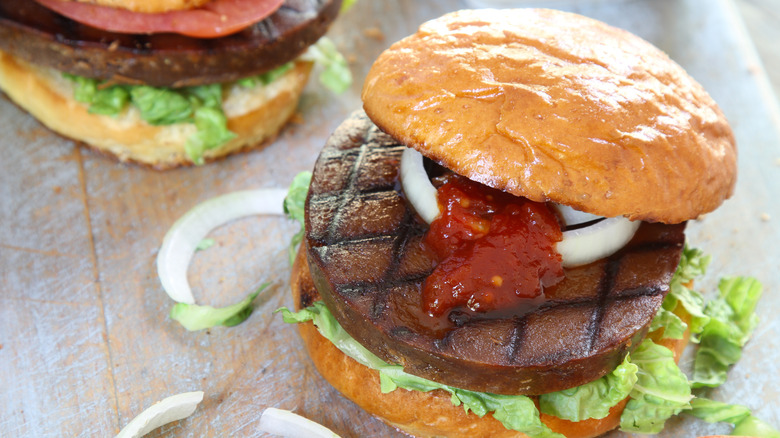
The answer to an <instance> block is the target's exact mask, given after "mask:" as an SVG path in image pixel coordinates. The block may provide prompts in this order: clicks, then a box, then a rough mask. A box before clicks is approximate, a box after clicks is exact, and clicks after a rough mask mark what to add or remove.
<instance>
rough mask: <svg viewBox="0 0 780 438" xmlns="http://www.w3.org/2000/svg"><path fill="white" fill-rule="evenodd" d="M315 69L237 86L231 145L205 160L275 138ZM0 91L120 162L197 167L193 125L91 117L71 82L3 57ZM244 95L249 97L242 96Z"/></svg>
mask: <svg viewBox="0 0 780 438" xmlns="http://www.w3.org/2000/svg"><path fill="white" fill-rule="evenodd" d="M311 67H312V64H311V63H310V62H296V63H295V67H294V68H292V69H290V70H288V71H287V72H286V73H285V74H284V75H283V76H282V77H280V78H278V79H276V80H275V81H274V82H273V83H271V84H269V85H267V86H265V87H262V86H257V87H253V88H250V89H247V90H245V91H240V90H238V86H235V87H233V88H231V89H228V90H226V91H225V101H224V105H225V115H226V116H227V117H228V129H229V130H230V131H231V132H233V133H235V134H236V137H235V138H234V139H232V140H230V141H229V142H227V143H225V144H223V145H221V146H219V147H217V148H214V149H209V150H207V151H205V152H204V154H203V156H204V158H205V160H206V161H210V160H214V159H216V158H220V157H223V156H225V155H228V154H231V153H234V152H237V151H240V150H244V149H249V148H253V147H257V146H259V145H261V144H263V143H264V142H266V141H269V140H271V139H273V138H275V137H276V135H277V134H278V132H279V130H280V129H281V128H282V127H283V126H284V125H285V123H286V122H287V120H289V119H290V117H291V116H292V115H293V113H294V111H295V108H296V106H297V104H298V99H299V98H300V95H301V93H302V92H303V88H304V86H305V85H306V81H307V80H308V78H309V73H310V72H311ZM0 89H2V90H3V91H5V93H6V94H7V95H8V96H9V97H10V98H11V100H13V101H14V102H16V104H18V105H19V106H20V107H22V108H23V109H25V110H26V111H28V112H29V113H30V114H32V115H33V116H34V117H35V118H37V119H38V120H40V121H41V123H43V124H44V125H46V126H47V127H48V128H50V129H51V130H53V131H55V132H57V133H59V134H61V135H63V136H65V137H68V138H71V139H73V140H77V141H81V142H83V143H85V144H86V145H87V146H90V147H92V148H94V149H96V150H99V151H101V152H105V153H108V154H110V155H113V156H115V157H116V158H118V159H119V160H120V161H130V162H136V163H140V164H145V165H149V166H151V167H154V168H157V169H167V168H172V167H177V166H181V165H189V164H193V163H192V161H191V160H190V158H189V157H188V156H187V154H186V152H185V148H184V145H185V144H186V141H187V138H188V137H189V136H190V135H192V134H193V133H194V132H195V125H194V124H192V123H178V124H173V125H165V126H152V125H150V124H148V123H147V122H145V121H143V120H142V119H141V118H140V116H139V114H138V111H137V110H136V109H135V108H128V109H126V110H125V111H123V113H122V114H120V115H119V116H117V117H111V116H106V115H100V114H90V113H89V111H88V106H87V105H86V104H84V103H81V102H77V101H76V100H75V99H73V89H72V86H71V84H70V83H69V81H67V80H65V79H63V78H62V77H61V76H60V75H59V73H57V72H53V71H49V70H43V69H39V68H37V67H34V66H31V65H30V64H27V63H26V62H24V61H21V60H19V59H17V58H15V57H13V56H11V55H8V54H7V53H4V52H0ZM241 93H243V94H245V95H240V94H241Z"/></svg>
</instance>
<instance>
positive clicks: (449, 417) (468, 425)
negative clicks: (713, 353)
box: [291, 247, 688, 438]
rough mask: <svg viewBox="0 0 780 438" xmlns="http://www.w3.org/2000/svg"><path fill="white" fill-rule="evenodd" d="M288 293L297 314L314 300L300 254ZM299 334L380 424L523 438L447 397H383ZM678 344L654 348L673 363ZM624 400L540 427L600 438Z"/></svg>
mask: <svg viewBox="0 0 780 438" xmlns="http://www.w3.org/2000/svg"><path fill="white" fill-rule="evenodd" d="M291 285H292V293H293V300H294V302H295V306H296V309H298V310H300V309H301V308H303V307H306V306H309V305H311V303H313V302H314V301H317V300H319V293H318V292H317V290H316V288H315V286H314V283H313V281H312V278H311V273H310V272H309V269H308V265H307V263H306V256H305V250H304V248H303V247H302V248H301V250H300V251H299V252H298V257H296V260H295V263H294V265H293V272H292V279H291ZM299 330H300V333H301V337H302V338H303V341H304V344H305V345H306V348H307V349H308V351H309V355H310V356H311V359H312V361H313V362H314V365H315V367H316V368H317V370H318V371H319V372H320V374H321V375H322V376H323V377H324V378H325V380H327V381H328V382H329V383H330V384H331V385H332V386H333V387H334V388H336V389H337V390H338V391H339V392H341V393H342V394H343V395H344V396H345V397H347V398H348V399H350V400H352V401H353V402H355V403H356V404H357V405H358V406H360V407H361V408H362V409H364V410H365V411H367V412H369V413H371V414H373V415H375V416H376V417H378V418H379V419H381V420H382V421H384V422H385V423H387V424H389V425H391V426H393V427H395V428H397V429H399V430H401V431H403V432H406V433H408V434H411V435H414V436H418V437H438V436H441V437H451V438H458V437H464V438H466V437H469V438H472V437H525V436H526V435H524V434H522V433H519V432H516V431H512V430H508V429H506V428H505V427H504V426H503V425H502V424H501V423H500V422H499V421H498V420H496V419H495V418H493V416H492V415H491V414H488V415H485V416H484V417H479V416H477V415H476V414H474V413H467V412H466V411H465V410H464V409H463V407H462V406H454V405H453V404H452V401H451V396H450V394H449V393H447V392H445V391H442V390H435V391H431V392H420V391H409V390H406V389H400V388H399V389H396V390H395V391H392V392H390V393H387V394H383V393H382V391H381V390H380V384H379V372H378V371H375V370H372V369H370V368H368V367H365V366H363V365H361V364H359V363H358V362H356V361H355V360H354V359H352V358H350V357H349V356H347V355H345V354H344V353H342V352H341V350H339V349H338V348H336V346H334V345H333V344H332V343H331V342H330V341H328V340H327V339H326V338H324V337H323V336H322V335H320V333H319V332H318V331H317V329H316V328H315V327H314V325H313V324H312V323H311V322H307V323H302V324H299ZM687 335H688V334H687V333H686V336H685V338H684V339H683V340H674V339H664V340H663V341H659V342H657V343H659V344H661V345H664V346H666V347H668V348H670V349H671V350H672V351H674V352H675V360H676V361H677V360H679V357H680V355H679V353H680V352H681V351H682V350H683V348H685V344H686V343H687V339H688V336H687ZM627 402H628V399H625V400H623V401H622V402H620V403H619V404H617V405H616V406H614V407H613V408H612V409H610V412H609V415H608V416H607V417H605V418H602V419H598V420H597V419H590V420H584V421H579V422H572V421H568V420H562V419H560V418H557V417H554V416H551V415H546V414H541V418H542V422H543V423H545V424H546V425H547V426H548V427H549V428H550V429H552V430H553V431H555V432H558V433H561V434H563V435H564V436H566V437H568V438H590V437H596V436H599V435H602V434H604V433H606V432H608V431H610V430H612V429H615V428H616V427H618V426H619V425H620V415H621V413H622V412H623V408H624V407H625V405H626V403H627Z"/></svg>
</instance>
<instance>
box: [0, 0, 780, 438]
mask: <svg viewBox="0 0 780 438" xmlns="http://www.w3.org/2000/svg"><path fill="white" fill-rule="evenodd" d="M740 2H741V6H742V8H743V11H747V13H748V15H747V16H748V18H750V19H751V26H750V27H751V32H753V35H754V37H756V38H758V41H759V47H769V48H771V47H774V46H773V45H772V44H770V43H767V42H772V41H775V42H776V41H777V40H776V39H774V40H773V39H772V38H776V37H777V33H776V29H778V28H780V27H779V26H778V23H779V22H780V21H778V20H777V19H778V17H777V15H774V16H772V15H771V14H769V15H767V14H759V13H755V11H756V8H759V9H758V10H760V8H761V7H766V6H764V4H765V3H764V2H763V1H762V0H740ZM518 3H522V4H531V3H532V2H518ZM536 3H544V4H545V5H549V6H551V7H561V8H565V9H570V10H576V11H579V12H582V13H585V14H587V15H591V16H594V17H596V18H600V19H604V20H606V21H608V22H611V23H613V24H616V25H619V26H622V27H625V28H628V29H630V30H633V31H635V32H637V33H639V34H640V35H642V36H644V37H645V38H647V39H649V40H651V41H652V42H654V43H656V44H658V45H659V46H660V47H662V48H663V49H664V50H666V51H667V52H669V53H670V55H671V56H672V57H673V58H675V59H676V60H678V61H679V62H680V63H681V64H682V65H683V66H684V67H686V68H687V69H689V71H690V72H691V73H692V74H693V76H694V77H696V78H697V79H699V80H700V81H701V82H702V83H703V84H704V86H705V87H706V88H707V89H708V90H709V91H710V92H711V94H712V95H713V96H714V97H715V99H716V100H717V101H718V102H719V103H720V104H721V106H722V107H723V109H724V111H725V112H726V114H727V116H728V117H729V119H730V120H731V121H732V122H733V125H734V128H735V131H736V134H737V138H738V140H739V142H740V171H741V173H740V180H739V184H738V188H737V192H736V193H735V196H734V198H733V199H732V200H730V201H728V202H727V203H726V204H725V205H724V206H723V208H721V209H720V210H718V211H717V212H716V213H713V214H711V215H709V216H708V217H706V218H705V219H704V220H703V221H701V222H700V223H697V224H695V225H694V226H693V227H692V232H691V233H690V234H689V239H690V241H691V242H692V243H693V244H695V245H700V246H703V247H705V248H706V250H707V251H708V252H709V253H711V254H712V255H713V256H714V258H715V261H714V263H713V265H712V269H711V272H710V276H709V280H707V281H705V282H704V286H705V287H707V288H711V287H712V286H713V284H714V279H715V277H716V276H717V275H719V274H749V275H754V276H757V277H759V278H760V279H761V280H762V281H763V282H764V284H765V289H766V290H765V296H764V299H763V301H762V304H761V307H760V309H759V314H760V316H761V319H762V323H761V325H760V326H759V328H758V330H757V332H756V335H755V339H754V340H753V341H752V342H751V343H750V344H749V345H748V347H747V349H746V351H745V355H744V357H743V359H742V361H741V363H740V364H739V365H738V366H737V367H736V368H735V369H734V370H733V371H732V372H731V373H730V381H729V382H728V383H727V384H726V385H725V386H724V387H723V388H721V389H719V390H717V391H714V392H713V393H712V396H713V397H715V398H717V399H721V400H731V401H735V402H739V403H741V404H745V405H748V406H750V407H751V408H753V409H754V411H755V413H756V414H757V415H759V416H760V417H761V418H763V419H764V420H766V421H769V422H770V423H772V424H774V425H775V426H780V407H778V405H779V404H780V403H778V400H780V392H778V389H777V385H776V384H774V383H775V382H774V380H775V379H776V376H777V375H778V374H780V340H778V339H780V337H779V336H778V335H780V319H777V318H776V315H777V314H778V313H780V294H778V293H777V290H778V288H780V274H778V272H780V251H778V249H777V245H778V244H780V227H778V226H777V223H778V221H780V204H778V203H777V202H776V201H775V197H776V196H777V194H778V193H780V162H778V160H779V159H780V135H778V126H780V118H778V112H777V104H776V101H775V100H774V98H773V96H772V93H771V89H770V86H769V82H768V81H767V80H766V77H765V76H764V73H763V72H762V70H761V67H760V63H759V61H758V58H757V57H756V55H755V53H754V51H753V48H752V45H751V43H750V41H749V39H748V34H747V33H746V31H745V28H744V27H743V26H742V24H741V22H740V18H739V15H738V10H737V8H736V7H735V6H734V5H733V4H732V3H730V2H729V1H727V0H719V1H716V2H712V1H709V0H686V1H672V0H665V1H654V2H645V1H637V0H634V1H631V0H623V1H612V2H603V1H593V2H578V3H576V6H572V4H574V2H572V1H555V0H552V1H547V2H536ZM768 3H769V2H768V0H767V2H766V4H768ZM463 5H464V3H461V2H458V1H449V2H448V1H444V0H440V1H427V2H417V1H412V0H404V1H398V2H383V1H378V0H361V1H360V2H358V4H357V6H355V8H354V9H353V10H352V11H350V12H348V13H347V14H345V15H344V16H342V17H341V18H340V19H339V21H338V22H337V23H336V25H335V26H334V27H333V29H332V31H331V36H332V38H333V39H334V40H336V42H337V43H338V45H339V46H340V47H341V49H342V50H343V52H344V53H346V54H347V55H349V56H350V58H351V59H352V60H353V64H352V67H353V72H354V73H355V77H356V83H355V84H354V85H353V86H352V89H351V90H350V91H349V92H348V93H346V94H345V95H343V96H333V95H330V94H328V93H327V92H324V91H320V90H319V88H318V87H316V86H310V87H309V89H308V91H307V93H306V94H305V96H304V99H303V101H302V102H301V105H300V108H299V111H300V114H301V119H302V123H298V124H293V125H291V126H289V127H288V128H287V129H286V130H285V131H284V132H283V134H282V135H281V137H280V138H279V140H278V141H277V142H275V143H274V144H272V145H270V146H268V147H266V148H264V149H263V150H260V151H256V152H253V153H249V154H245V155H241V156H235V157H231V158H229V159H227V160H224V161H221V162H218V163H214V164H211V165H208V166H205V167H199V168H190V169H181V170H176V171H170V172H166V173H159V172H155V171H151V170H147V169H144V168H140V167H134V166H126V165H122V164H117V163H115V162H114V161H111V160H109V159H106V158H104V157H102V156H100V155H98V154H95V153H93V152H90V151H88V150H84V149H81V148H78V147H76V146H75V145H74V144H73V143H72V142H70V141H68V140H65V139H62V138H60V137H58V136H56V135H53V134H51V133H50V132H48V131H47V130H46V129H44V128H43V127H42V126H41V125H40V124H38V123H37V122H36V121H34V120H33V119H31V118H30V117H29V116H27V115H26V114H24V113H23V112H21V111H20V110H19V109H18V108H17V107H15V106H14V105H13V104H11V103H10V102H8V101H7V99H4V98H2V99H0V133H2V134H0V225H1V226H0V436H9V437H10V436H13V437H16V436H25V437H27V436H29V437H47V436H52V437H54V436H85V437H93V436H112V435H113V434H115V433H116V432H118V431H119V429H120V428H121V427H122V426H123V425H124V424H126V423H127V422H128V421H129V420H130V419H131V418H132V417H133V416H134V415H136V414H137V413H139V412H140V411H141V410H143V409H144V408H145V407H147V406H149V405H150V404H152V403H153V402H155V401H157V400H159V399H162V398H164V397H166V396H168V395H171V394H175V393H179V392H183V391H192V390H203V391H205V393H206V396H205V399H204V403H203V404H202V405H201V406H200V407H199V409H198V410H197V411H196V413H195V414H194V415H193V416H192V417H190V418H189V419H187V420H184V421H181V422H177V423H174V424H172V425H169V426H166V427H163V428H162V429H161V430H159V431H157V432H155V433H153V435H154V436H192V437H201V436H257V435H258V432H257V430H256V425H257V420H258V417H259V415H260V413H261V412H262V410H263V409H264V408H265V407H266V406H276V407H281V408H287V409H294V410H295V411H297V412H299V413H301V414H303V415H306V416H308V417H310V418H313V419H315V420H317V421H320V422H322V423H324V424H325V425H327V426H328V427H331V428H332V429H333V430H335V431H336V432H338V433H340V434H341V435H342V436H360V437H367V436H376V437H379V436H396V435H397V433H396V432H394V431H393V430H392V429H390V428H388V427H386V426H384V425H383V424H382V423H380V422H379V421H377V420H375V419H373V418H371V417H370V416H368V415H367V414H365V413H363V412H361V411H360V410H359V409H357V408H356V407H355V406H354V405H353V404H352V403H350V402H348V401H346V400H345V399H343V398H342V397H341V396H339V395H338V394H337V393H336V392H335V391H334V390H333V389H331V388H330V387H329V386H328V385H327V383H325V382H324V381H323V380H322V379H321V378H320V377H319V376H318V374H317V373H316V371H315V370H314V368H313V366H312V365H311V363H310V362H309V360H308V358H307V357H306V354H305V352H304V351H303V348H302V346H301V344H300V341H299V338H298V336H297V333H296V332H295V329H294V328H293V327H289V326H286V325H285V324H283V323H282V322H281V318H280V317H279V316H278V315H273V314H272V313H271V312H272V311H273V310H274V309H276V308H277V307H279V306H281V305H285V304H288V303H289V302H290V300H289V298H288V294H287V287H288V285H287V276H288V273H289V268H288V266H287V259H286V253H285V251H286V245H287V241H288V239H289V237H290V236H291V234H292V233H293V231H294V227H293V226H292V225H291V224H290V223H288V222H287V221H286V220H284V219H281V218H260V217H258V218H249V219H245V220H241V221H239V222H237V223H235V224H232V225H230V226H227V227H223V228H221V229H219V230H217V231H216V232H215V233H214V234H213V236H212V237H214V238H215V239H216V241H217V245H216V246H215V247H212V248H211V249H209V250H207V251H204V252H201V253H198V254H197V255H196V257H195V260H194V263H193V265H192V266H191V268H190V280H191V282H192V284H193V285H194V292H195V295H196V297H197V298H198V300H199V301H201V302H204V303H211V304H214V305H225V304H228V303H232V302H235V301H237V300H238V299H240V298H242V297H243V296H244V295H245V294H246V293H247V292H248V291H250V290H252V288H253V287H256V286H257V285H258V284H259V283H260V282H262V281H265V280H271V281H273V282H274V286H272V287H271V288H270V289H269V290H268V291H267V292H266V293H264V294H263V295H262V296H261V298H260V299H259V302H258V306H257V309H256V311H255V313H254V314H253V315H252V316H251V317H250V319H249V320H248V321H247V322H245V323H244V324H242V325H239V326H237V327H234V328H229V329H225V328H215V329H212V330H209V331H203V332H198V333H188V332H186V331H184V330H183V329H182V328H181V327H180V326H179V325H178V324H176V323H175V322H173V321H171V320H170V319H169V318H168V317H167V313H168V311H169V310H170V307H171V305H172V302H171V301H170V300H169V299H168V298H167V296H166V295H165V294H164V293H163V291H162V289H161V287H160V284H159V281H158V279H157V276H156V272H155V266H154V259H155V256H156V252H157V249H158V247H159V244H160V242H161V240H162V237H163V235H164V233H165V232H166V231H167V229H168V228H169V227H170V225H171V224H172V223H173V222H174V221H175V220H176V219H177V218H178V217H179V216H181V215H182V214H183V213H184V212H186V211H187V210H188V209H190V208H191V207H192V206H194V205H195V204H197V203H198V202H200V201H203V200H205V199H208V198H210V197H213V196H216V195H219V194H223V193H226V192H229V191H232V190H237V189H246V188H258V187H286V186H287V185H288V184H289V182H290V180H291V179H292V177H293V175H294V174H295V173H297V172H299V171H301V170H307V169H310V168H311V167H312V165H313V163H314V160H315V158H316V156H317V154H318V152H319V149H320V148H321V146H322V144H323V143H324V140H325V139H326V138H327V136H328V134H329V133H330V132H331V131H332V130H333V129H334V128H335V127H336V126H337V125H338V123H339V122H340V120H341V119H342V118H343V117H344V115H346V114H347V113H348V112H350V111H352V110H353V109H355V108H357V107H359V90H360V83H361V81H362V79H363V77H364V76H365V73H366V71H367V68H368V66H369V65H370V63H371V61H372V60H373V59H374V58H375V57H376V56H377V55H378V54H379V52H380V51H381V50H383V49H384V48H385V47H387V46H388V45H389V44H390V43H391V42H393V41H395V40H397V39H399V38H401V37H403V36H405V35H407V34H409V33H411V32H413V31H414V29H416V27H417V25H419V24H420V23H421V22H422V21H424V20H426V19H429V18H433V17H435V16H437V15H440V14H442V13H444V12H447V11H450V10H455V9H458V8H460V7H462V6H463ZM767 10H768V9H767ZM767 22H769V23H772V25H767V24H766V23H767ZM753 23H758V24H756V25H753ZM762 26H763V27H762ZM762 29H764V30H763V31H762ZM773 32H775V33H773ZM763 53H764V54H765V55H766V56H768V57H769V58H768V59H767V60H766V63H767V65H777V63H778V62H779V61H778V59H777V56H778V54H777V52H776V51H775V52H772V51H771V50H768V51H766V52H763ZM771 73H772V75H773V77H774V80H775V83H776V84H780V72H779V71H778V70H777V69H774V70H773V71H771ZM671 426H672V427H671V429H670V430H669V431H667V432H665V433H664V434H665V435H664V436H696V435H702V434H705V432H712V431H720V432H723V431H725V430H728V428H727V427H726V428H723V427H712V426H707V425H703V424H702V423H700V422H695V421H693V420H690V419H682V420H674V421H672V422H671ZM621 435H622V434H620V433H614V436H621Z"/></svg>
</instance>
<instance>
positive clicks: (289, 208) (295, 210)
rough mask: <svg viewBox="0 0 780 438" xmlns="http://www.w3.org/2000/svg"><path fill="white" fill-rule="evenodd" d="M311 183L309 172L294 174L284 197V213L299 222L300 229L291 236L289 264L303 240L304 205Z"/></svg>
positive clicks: (293, 259)
mask: <svg viewBox="0 0 780 438" xmlns="http://www.w3.org/2000/svg"><path fill="white" fill-rule="evenodd" d="M310 184H311V172H301V173H299V174H298V175H295V178H293V181H292V184H290V189H289V191H288V192H287V196H286V197H285V198H284V213H285V214H286V215H287V217H289V218H290V219H292V220H294V221H296V222H298V223H299V224H301V229H300V230H298V232H297V233H295V235H294V236H293V237H292V239H291V241H290V248H289V249H288V254H289V258H290V265H292V263H293V261H295V255H296V254H297V253H298V247H299V246H300V245H301V242H302V241H303V233H304V229H303V213H304V207H305V205H306V195H308V194H309V185H310Z"/></svg>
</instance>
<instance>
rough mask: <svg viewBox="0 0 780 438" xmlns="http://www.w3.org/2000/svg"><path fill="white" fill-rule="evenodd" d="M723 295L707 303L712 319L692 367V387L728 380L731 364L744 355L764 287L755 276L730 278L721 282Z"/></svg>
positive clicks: (702, 337) (703, 334) (756, 322)
mask: <svg viewBox="0 0 780 438" xmlns="http://www.w3.org/2000/svg"><path fill="white" fill-rule="evenodd" d="M718 290H719V292H720V297H719V298H718V299H716V300H713V301H711V302H710V303H709V304H707V307H706V308H705V309H704V312H705V314H707V315H708V316H709V317H710V320H709V322H708V323H707V325H706V326H705V327H704V330H703V331H702V333H701V340H700V345H699V349H698V351H697V352H696V359H695V361H694V367H693V386H694V387H695V388H699V387H702V386H706V387H716V386H720V385H721V384H723V382H725V381H726V374H727V372H728V369H729V367H730V366H731V365H734V364H735V363H737V361H738V360H739V358H740V357H741V356H742V347H743V346H744V345H745V343H746V342H747V341H748V339H749V338H750V335H751V334H752V333H753V330H754V329H755V327H756V325H757V324H758V316H756V314H755V313H754V312H755V309H756V305H757V304H758V299H759V298H760V297H761V292H762V286H761V283H759V282H758V280H756V279H755V278H749V277H730V278H724V279H722V280H721V281H720V283H719V284H718Z"/></svg>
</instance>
